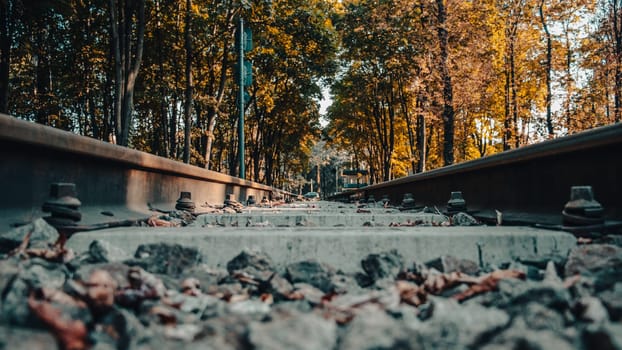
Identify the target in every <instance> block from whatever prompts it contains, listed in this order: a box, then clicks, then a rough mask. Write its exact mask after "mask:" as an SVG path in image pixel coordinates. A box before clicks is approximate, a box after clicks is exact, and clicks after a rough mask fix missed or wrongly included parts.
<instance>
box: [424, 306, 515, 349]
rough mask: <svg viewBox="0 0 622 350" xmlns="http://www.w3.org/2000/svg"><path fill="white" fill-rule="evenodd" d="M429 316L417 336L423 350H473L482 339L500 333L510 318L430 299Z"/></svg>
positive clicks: (499, 311)
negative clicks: (462, 349) (463, 349)
mask: <svg viewBox="0 0 622 350" xmlns="http://www.w3.org/2000/svg"><path fill="white" fill-rule="evenodd" d="M431 300H432V302H431V309H432V310H431V316H430V317H429V318H428V319H427V320H424V322H423V323H422V324H421V327H420V328H419V330H418V332H419V334H420V335H421V337H420V341H421V342H422V344H421V345H422V347H423V348H426V349H427V348H430V349H461V348H468V347H476V346H478V345H479V344H480V342H481V341H483V339H484V338H485V337H487V336H489V335H491V334H494V333H495V332H498V331H500V330H502V329H503V328H504V327H506V325H507V324H508V322H509V321H510V317H509V316H508V314H507V313H505V312H504V311H502V310H499V309H496V308H486V307H483V306H481V305H478V304H465V305H459V304H458V303H457V302H456V301H454V300H450V299H443V298H437V297H433V298H431Z"/></svg>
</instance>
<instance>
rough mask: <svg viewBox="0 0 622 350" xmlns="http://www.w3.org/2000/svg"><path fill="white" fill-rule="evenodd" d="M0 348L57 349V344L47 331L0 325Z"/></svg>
mask: <svg viewBox="0 0 622 350" xmlns="http://www.w3.org/2000/svg"><path fill="white" fill-rule="evenodd" d="M0 349H2V350H4V349H7V350H10V349H28V350H57V349H58V345H57V344H56V339H54V337H53V336H52V334H51V333H50V332H48V331H44V330H35V329H26V328H19V327H11V326H0Z"/></svg>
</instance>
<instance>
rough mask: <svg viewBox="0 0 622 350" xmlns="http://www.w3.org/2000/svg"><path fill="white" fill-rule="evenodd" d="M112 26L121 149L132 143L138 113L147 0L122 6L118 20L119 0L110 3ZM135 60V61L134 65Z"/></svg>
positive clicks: (117, 119) (116, 113) (120, 5)
mask: <svg viewBox="0 0 622 350" xmlns="http://www.w3.org/2000/svg"><path fill="white" fill-rule="evenodd" d="M135 4H136V5H137V8H136V18H137V22H136V36H137V37H136V48H135V52H133V51H132V32H133V29H132V18H133V13H134V8H133V7H132V5H135ZM109 6H110V22H111V34H112V50H113V53H114V69H115V108H114V115H115V117H114V119H115V124H116V125H115V128H116V137H117V140H116V142H117V143H118V144H119V145H121V146H127V145H128V143H129V131H130V128H131V125H132V114H133V110H134V101H133V100H134V87H135V85H136V78H137V77H138V72H139V70H140V64H141V62H142V56H143V42H144V36H145V0H138V2H137V3H136V2H134V1H131V0H127V1H126V2H125V3H120V4H119V6H118V11H120V14H119V16H118V18H117V6H116V3H115V0H109ZM132 58H133V59H134V60H133V61H134V62H132Z"/></svg>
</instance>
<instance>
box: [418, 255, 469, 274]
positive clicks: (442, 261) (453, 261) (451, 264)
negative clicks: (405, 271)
mask: <svg viewBox="0 0 622 350" xmlns="http://www.w3.org/2000/svg"><path fill="white" fill-rule="evenodd" d="M425 265H426V266H427V267H429V268H435V269H437V270H438V271H440V272H443V273H450V272H462V273H466V274H468V275H477V273H479V266H478V265H477V263H476V262H474V261H471V260H468V259H459V258H456V257H454V256H451V255H443V256H441V257H440V258H436V259H434V260H430V261H428V262H427V263H425Z"/></svg>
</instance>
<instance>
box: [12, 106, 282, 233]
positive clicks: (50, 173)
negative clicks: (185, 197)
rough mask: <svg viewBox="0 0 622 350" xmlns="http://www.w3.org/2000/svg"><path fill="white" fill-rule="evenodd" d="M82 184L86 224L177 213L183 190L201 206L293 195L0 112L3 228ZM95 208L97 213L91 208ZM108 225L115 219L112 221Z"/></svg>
mask: <svg viewBox="0 0 622 350" xmlns="http://www.w3.org/2000/svg"><path fill="white" fill-rule="evenodd" d="M58 182H61V183H75V185H76V189H77V192H78V197H79V199H80V200H81V202H82V209H81V211H83V213H84V219H83V222H87V223H88V222H101V221H102V219H106V217H105V216H104V217H102V216H101V214H100V213H101V212H102V211H106V212H107V213H113V214H114V215H115V218H114V219H126V218H130V217H135V216H137V215H144V213H147V212H148V210H149V208H148V204H151V205H155V206H158V207H165V208H171V209H172V208H173V207H174V206H175V205H176V201H177V200H178V198H180V193H181V192H184V191H185V192H191V193H192V199H193V200H194V201H195V202H196V203H197V206H200V204H201V203H206V202H209V203H212V204H222V203H223V201H224V200H225V199H226V197H227V195H229V194H233V196H234V197H235V198H237V200H239V201H246V199H247V198H248V196H250V195H253V196H254V197H255V198H259V199H261V198H263V197H264V196H266V197H270V196H271V195H273V194H274V193H280V194H281V195H285V196H287V195H288V193H285V192H282V191H280V190H277V189H274V188H272V187H269V186H265V185H262V184H259V183H255V182H252V181H246V180H242V179H239V178H236V177H232V176H228V175H225V174H222V173H218V172H214V171H209V170H205V169H201V168H199V167H196V166H191V165H188V164H183V163H180V162H177V161H174V160H170V159H166V158H162V157H157V156H154V155H151V154H147V153H144V152H139V151H136V150H131V149H128V148H125V147H120V146H116V145H112V144H109V143H105V142H101V141H97V140H94V139H91V138H88V137H83V136H78V135H75V134H72V133H70V132H66V131H62V130H58V129H54V128H50V127H46V126H43V125H38V124H35V123H30V122H27V121H24V120H20V119H17V118H14V117H11V116H8V115H3V114H0V193H1V194H2V195H0V225H2V226H0V229H5V228H6V225H7V224H9V223H10V222H9V221H14V220H18V221H19V220H23V221H28V220H30V219H31V218H32V217H36V216H41V215H42V213H41V206H42V204H43V203H44V202H45V201H46V200H47V199H48V198H49V196H50V184H52V183H58ZM89 208H92V210H89ZM108 220H111V219H110V218H108Z"/></svg>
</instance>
